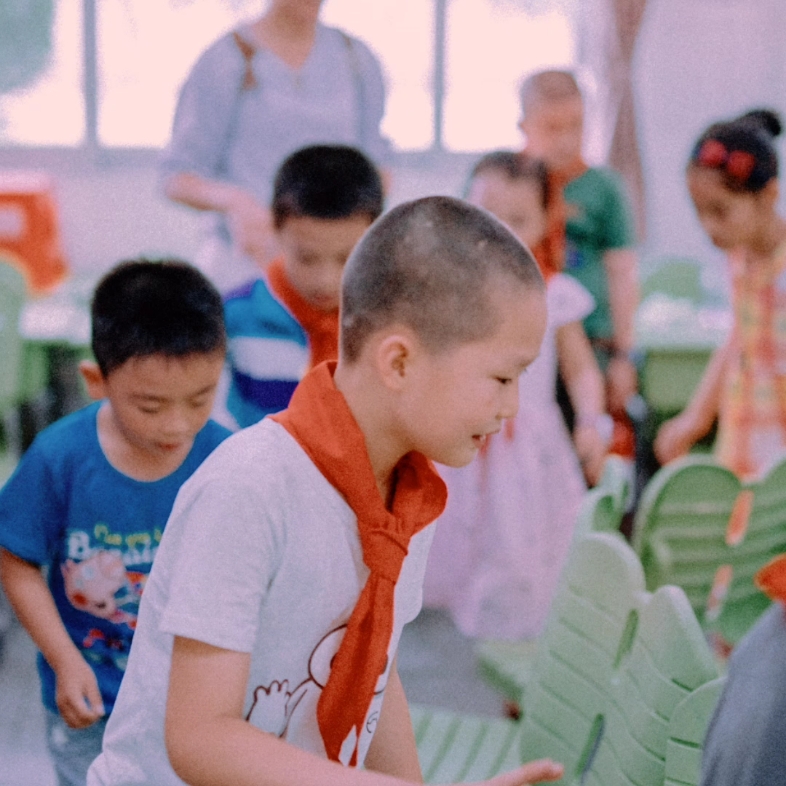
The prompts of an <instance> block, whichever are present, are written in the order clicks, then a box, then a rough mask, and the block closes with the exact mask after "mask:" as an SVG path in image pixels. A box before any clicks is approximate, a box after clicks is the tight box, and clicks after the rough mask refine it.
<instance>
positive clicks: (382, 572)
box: [272, 363, 447, 766]
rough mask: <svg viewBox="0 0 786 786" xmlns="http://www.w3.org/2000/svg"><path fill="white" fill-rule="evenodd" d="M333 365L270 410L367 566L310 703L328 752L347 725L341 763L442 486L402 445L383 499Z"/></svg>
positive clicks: (378, 671) (380, 669) (335, 752)
mask: <svg viewBox="0 0 786 786" xmlns="http://www.w3.org/2000/svg"><path fill="white" fill-rule="evenodd" d="M335 368H336V364H335V363H323V364H321V365H319V366H318V367H317V368H315V369H314V370H313V371H310V372H309V373H308V374H306V376H305V377H304V378H303V380H302V381H301V382H300V384H299V385H298V387H297V388H296V389H295V393H294V395H293V396H292V400H291V401H290V404H289V408H288V409H286V410H284V411H283V412H280V413H278V414H277V415H273V416H272V418H273V420H275V421H276V422H278V423H280V424H281V425H282V426H284V428H285V429H286V430H287V431H288V432H289V433H290V434H291V435H292V436H293V437H294V438H295V439H296V440H297V441H298V443H299V444H300V446H301V447H302V448H303V450H304V451H305V452H306V453H307V454H308V457H309V458H310V459H311V460H312V461H313V462H314V464H315V465H316V467H317V469H318V470H319V471H320V472H321V473H322V474H323V475H324V476H325V478H326V479H327V480H328V481H329V482H330V483H331V485H332V486H334V487H335V488H336V489H337V490H338V491H339V492H340V493H341V495H342V496H343V497H344V499H345V500H346V501H347V503H348V504H349V506H350V507H351V508H352V510H353V511H354V513H355V515H356V516H357V520H358V533H359V535H360V543H361V546H362V548H363V562H364V563H365V564H366V566H367V567H368V568H369V570H370V571H371V573H370V575H369V577H368V580H367V581H366V585H365V586H364V587H363V590H362V592H361V593H360V597H359V598H358V602H357V605H356V606H355V609H354V611H353V612H352V615H351V616H350V618H349V622H348V624H347V630H346V633H345V634H344V638H343V640H342V642H341V646H340V647H339V650H338V652H337V653H336V656H335V658H334V659H333V663H332V665H331V670H330V677H329V678H328V681H327V684H326V685H325V689H324V690H323V691H322V694H321V695H320V697H319V702H318V704H317V721H318V723H319V730H320V733H321V735H322V740H323V742H324V743H325V751H326V752H327V755H328V758H330V759H332V760H334V761H340V758H339V756H340V753H341V749H342V746H343V745H344V743H345V741H346V740H347V738H348V737H350V736H351V735H353V733H354V740H355V742H354V750H353V753H352V757H351V761H350V762H349V763H350V765H351V766H355V765H356V764H357V741H358V739H359V737H360V732H361V729H362V728H363V726H364V724H365V722H366V714H367V713H368V709H369V706H370V705H371V701H372V699H373V698H374V691H375V688H376V685H377V681H378V680H379V677H380V676H381V675H382V674H383V673H384V671H385V668H386V666H387V655H388V647H389V645H390V636H391V634H392V631H393V610H394V606H393V601H394V591H395V588H396V582H397V581H398V577H399V573H400V572H401V566H402V564H403V562H404V558H405V557H406V556H407V550H408V548H409V541H410V538H411V537H412V536H413V535H415V534H416V533H418V532H420V530H422V529H423V528H424V527H425V526H426V525H427V524H430V523H431V522H432V521H434V519H436V518H437V516H439V514H440V513H442V511H443V509H444V507H445V502H446V500H447V490H446V488H445V484H444V483H443V481H442V479H441V478H440V477H439V475H437V473H436V471H435V470H434V468H433V467H432V465H431V462H430V461H429V460H428V459H427V458H426V457H425V456H423V455H421V454H420V453H408V454H407V455H406V456H404V457H403V458H402V459H401V460H400V461H399V462H398V464H397V465H396V468H395V470H394V474H393V479H392V480H393V484H394V486H393V488H394V496H393V500H392V504H391V510H388V509H387V508H386V507H385V502H384V500H383V499H382V496H381V494H380V493H379V489H378V487H377V482H376V479H375V477H374V471H373V469H372V467H371V461H370V459H369V457H368V451H367V449H366V440H365V437H364V436H363V432H362V431H361V430H360V428H359V427H358V424H357V422H356V421H355V418H354V417H353V416H352V412H351V411H350V409H349V407H348V406H347V403H346V400H345V399H344V396H343V395H342V394H341V393H340V392H339V391H338V390H337V389H336V386H335V384H334V383H333V373H334V371H335Z"/></svg>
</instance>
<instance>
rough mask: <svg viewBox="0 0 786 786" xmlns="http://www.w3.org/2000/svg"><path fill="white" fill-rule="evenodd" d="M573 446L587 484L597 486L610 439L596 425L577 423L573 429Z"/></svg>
mask: <svg viewBox="0 0 786 786" xmlns="http://www.w3.org/2000/svg"><path fill="white" fill-rule="evenodd" d="M573 444H574V445H575V447H576V455H577V456H578V457H579V461H580V462H581V468H582V470H583V471H584V477H585V478H586V479H587V483H588V484H589V485H590V486H595V485H596V484H597V483H598V481H599V480H600V476H601V474H602V473H603V463H604V461H605V460H606V450H607V446H608V439H605V438H604V436H603V435H602V434H601V433H600V431H599V430H598V428H597V427H596V426H595V425H592V424H583V423H577V424H576V427H575V428H574V429H573Z"/></svg>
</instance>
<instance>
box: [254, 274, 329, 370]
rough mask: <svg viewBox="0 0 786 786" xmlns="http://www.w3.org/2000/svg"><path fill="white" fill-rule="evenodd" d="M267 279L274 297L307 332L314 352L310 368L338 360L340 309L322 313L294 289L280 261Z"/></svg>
mask: <svg viewBox="0 0 786 786" xmlns="http://www.w3.org/2000/svg"><path fill="white" fill-rule="evenodd" d="M267 280H268V283H269V284H270V288H271V289H272V290H273V294H274V295H275V296H276V297H277V298H278V299H279V300H280V301H281V302H282V303H283V304H284V305H285V306H286V307H287V308H288V309H289V310H290V311H291V312H292V316H293V317H294V318H295V319H296V320H297V321H298V322H299V323H300V326H301V327H302V328H303V330H305V331H306V335H307V336H308V345H309V349H310V351H311V357H310V360H309V368H314V366H317V365H319V364H320V363H321V362H322V361H323V360H335V359H336V358H337V357H338V309H336V310H335V311H322V309H319V308H315V307H314V306H312V305H311V303H309V302H308V301H307V300H306V299H305V298H304V297H303V295H301V294H300V292H298V291H297V290H296V289H295V288H294V287H293V286H292V284H291V282H290V281H289V279H288V278H287V274H286V272H285V271H284V263H283V261H282V260H281V259H276V260H274V261H273V262H271V263H270V266H269V267H268V269H267Z"/></svg>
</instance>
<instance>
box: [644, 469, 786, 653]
mask: <svg viewBox="0 0 786 786" xmlns="http://www.w3.org/2000/svg"><path fill="white" fill-rule="evenodd" d="M633 546H634V549H635V550H636V552H637V553H638V554H639V556H640V557H641V561H642V565H643V567H644V573H645V576H646V580H647V588H648V589H650V590H654V589H655V588H656V587H659V586H661V585H662V584H676V585H677V586H679V587H682V589H683V590H684V591H685V594H686V595H687V597H688V600H689V601H690V603H691V606H692V607H693V610H694V612H695V613H696V616H697V618H698V619H699V622H700V623H701V625H702V627H703V628H704V629H705V631H706V632H707V633H708V634H710V635H712V636H713V637H716V638H718V639H719V643H720V644H721V645H722V647H723V648H727V647H729V646H733V645H734V644H736V643H737V642H738V641H739V640H740V638H741V637H742V636H743V635H744V634H745V632H746V631H747V630H748V629H749V628H750V627H751V626H752V625H753V623H754V622H755V621H756V620H757V619H758V617H759V616H760V615H761V613H762V612H763V611H764V610H765V609H766V608H767V607H768V606H769V605H770V600H769V598H767V596H766V595H764V593H762V592H761V591H760V590H759V589H758V588H757V587H756V586H755V584H754V581H753V577H754V576H755V574H756V572H757V571H758V570H759V569H760V568H761V567H762V566H763V565H765V564H766V563H767V562H769V561H770V559H772V558H773V557H775V556H777V555H778V554H782V553H783V552H786V457H784V458H783V459H782V460H780V461H778V462H776V463H775V464H774V465H773V467H772V468H771V470H770V471H769V472H768V473H767V474H766V475H765V476H764V477H763V478H762V479H761V480H758V481H755V482H751V483H747V484H743V483H741V482H740V480H739V479H738V478H737V476H736V475H734V473H732V472H730V471H729V470H727V469H725V468H724V467H721V466H720V465H718V464H717V462H716V461H715V460H714V458H713V457H712V456H699V455H691V456H688V457H686V458H683V459H679V460H678V461H675V462H673V463H672V464H669V465H668V466H666V467H664V468H662V469H661V470H659V471H658V472H657V473H656V474H655V475H654V476H653V478H652V480H651V481H650V483H649V484H648V485H647V487H646V488H645V490H644V493H643V495H642V498H641V503H640V505H639V509H638V510H637V512H636V518H635V521H634V535H633Z"/></svg>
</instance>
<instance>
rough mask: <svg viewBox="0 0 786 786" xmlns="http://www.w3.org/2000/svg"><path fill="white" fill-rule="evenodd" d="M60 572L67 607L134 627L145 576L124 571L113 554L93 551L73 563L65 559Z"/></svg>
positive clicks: (123, 567) (118, 556) (112, 552)
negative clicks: (90, 555) (68, 602)
mask: <svg viewBox="0 0 786 786" xmlns="http://www.w3.org/2000/svg"><path fill="white" fill-rule="evenodd" d="M60 569H61V570H62V573H63V582H64V586H65V593H66V597H67V598H68V600H69V601H70V602H71V605H72V606H73V607H74V608H76V609H79V610H80V611H84V612H87V613H88V614H92V615H93V616H94V617H100V618H101V619H105V620H109V621H110V622H114V623H117V624H123V623H125V624H126V625H128V627H129V628H132V629H133V628H134V627H136V611H137V609H138V607H139V599H140V598H141V596H142V590H143V588H144V583H145V579H146V578H147V576H146V574H143V573H137V572H131V571H127V570H126V567H125V565H124V564H123V558H122V557H121V556H120V554H118V553H117V552H116V551H97V552H96V553H95V554H93V556H92V557H89V558H88V559H84V560H81V561H80V562H77V561H76V560H73V559H67V560H66V561H65V562H64V563H63V564H62V565H61V566H60Z"/></svg>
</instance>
